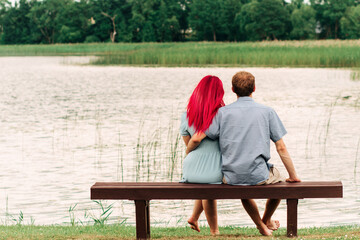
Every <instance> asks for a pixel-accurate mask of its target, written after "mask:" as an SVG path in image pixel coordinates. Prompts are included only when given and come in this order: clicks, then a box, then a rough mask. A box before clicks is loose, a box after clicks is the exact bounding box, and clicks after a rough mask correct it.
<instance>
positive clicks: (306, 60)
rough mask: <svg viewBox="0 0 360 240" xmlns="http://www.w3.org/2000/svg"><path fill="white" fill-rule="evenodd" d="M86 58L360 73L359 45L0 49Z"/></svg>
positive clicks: (143, 63) (140, 63)
mask: <svg viewBox="0 0 360 240" xmlns="http://www.w3.org/2000/svg"><path fill="white" fill-rule="evenodd" d="M86 55H92V56H98V57H99V58H96V59H95V60H92V62H91V63H92V64H96V65H138V66H169V67H175V66H180V67H188V66H219V67H222V66H224V67H234V66H259V67H330V68H360V40H344V41H339V40H318V41H278V42H243V43H227V42H221V43H214V42H185V43H117V44H109V43H96V44H55V45H0V56H86ZM354 78H357V75H355V76H354Z"/></svg>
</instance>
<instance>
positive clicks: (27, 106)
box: [0, 57, 360, 227]
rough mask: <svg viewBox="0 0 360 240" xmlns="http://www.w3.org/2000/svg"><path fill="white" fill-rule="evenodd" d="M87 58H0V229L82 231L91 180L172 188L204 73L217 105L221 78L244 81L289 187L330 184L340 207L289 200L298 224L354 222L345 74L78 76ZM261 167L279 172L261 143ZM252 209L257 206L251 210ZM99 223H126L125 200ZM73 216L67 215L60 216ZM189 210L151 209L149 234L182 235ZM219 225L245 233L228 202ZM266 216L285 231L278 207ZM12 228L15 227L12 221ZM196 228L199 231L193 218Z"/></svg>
mask: <svg viewBox="0 0 360 240" xmlns="http://www.w3.org/2000/svg"><path fill="white" fill-rule="evenodd" d="M87 62H89V57H2V58H0V91H1V95H0V109H1V119H0V121H1V123H0V131H1V135H0V152H1V153H0V169H1V172H0V206H1V208H0V223H1V224H15V223H16V221H19V220H18V219H19V217H20V212H21V213H22V214H23V222H22V223H23V224H31V223H34V224H69V223H70V221H71V219H73V220H74V221H75V222H77V223H78V224H81V223H82V224H92V223H93V222H94V219H98V218H99V217H100V214H101V210H100V206H99V204H98V203H95V202H93V201H90V199H89V198H90V187H91V185H92V184H93V183H95V182H96V181H174V182H177V181H179V180H180V178H181V165H182V160H183V158H184V155H185V154H184V151H185V145H184V143H183V142H182V139H181V138H180V136H179V134H178V129H179V124H180V116H181V113H182V112H183V111H184V110H185V107H186V104H187V100H188V98H189V97H190V95H191V93H192V91H193V89H194V88H195V86H196V84H197V83H198V82H199V81H200V79H201V78H202V77H203V76H205V75H209V74H211V75H216V76H218V77H219V78H220V79H221V80H222V81H223V84H224V89H225V103H226V104H229V103H231V102H233V101H235V100H236V97H235V95H234V94H233V93H232V92H231V77H232V76H233V75H234V73H235V72H237V71H239V70H246V71H249V72H251V73H253V74H254V76H255V77H256V85H257V88H256V92H255V93H254V99H255V101H257V102H259V103H262V104H265V105H268V106H271V107H273V108H274V109H275V110H276V111H277V113H278V115H279V116H280V118H281V119H282V121H283V123H284V125H285V127H286V129H287V131H288V134H287V135H286V136H285V138H284V140H285V143H286V145H287V146H288V150H289V152H290V155H291V156H292V158H293V161H294V164H295V166H296V169H297V172H298V175H299V177H300V178H301V179H302V180H304V181H306V180H308V181H311V180H341V181H342V182H343V185H344V198H343V199H306V200H300V201H299V220H298V222H299V226H300V227H306V226H330V225H342V224H358V223H359V220H360V81H356V80H353V79H352V78H351V70H344V69H305V68H146V67H118V66H108V67H99V66H90V65H85V64H84V63H87ZM271 153H272V159H271V162H272V163H273V164H275V166H277V167H278V168H279V169H280V171H281V172H282V173H283V174H286V170H285V168H284V167H283V165H282V163H281V160H280V159H279V157H278V156H277V153H276V150H275V146H274V144H272V149H271ZM257 202H258V204H259V208H260V211H261V212H262V211H263V209H264V208H263V206H264V204H265V200H259V201H257ZM102 204H103V205H104V206H109V205H111V204H113V205H112V213H111V215H110V217H109V223H126V224H134V222H135V217H134V206H133V203H132V202H130V201H104V202H102ZM69 208H73V210H71V209H70V210H69ZM191 211H192V201H152V203H151V212H152V215H151V224H152V225H155V226H183V225H185V224H186V220H187V217H188V216H190V214H191ZM218 214H219V224H220V225H221V226H225V225H234V226H253V224H252V222H251V220H250V218H249V216H248V215H247V214H246V213H245V211H244V209H243V208H242V206H241V203H240V201H233V200H224V201H219V202H218ZM274 218H277V219H279V220H280V221H281V222H282V226H285V225H286V203H285V201H282V203H281V204H280V207H279V209H278V211H277V212H276V213H275V216H274ZM13 219H15V220H13ZM200 223H201V224H202V225H204V224H205V223H206V220H205V216H204V215H202V217H201V222H200Z"/></svg>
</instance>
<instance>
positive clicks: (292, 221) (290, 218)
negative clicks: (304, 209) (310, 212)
mask: <svg viewBox="0 0 360 240" xmlns="http://www.w3.org/2000/svg"><path fill="white" fill-rule="evenodd" d="M286 204H287V237H297V215H298V214H297V213H298V211H297V209H298V199H286Z"/></svg>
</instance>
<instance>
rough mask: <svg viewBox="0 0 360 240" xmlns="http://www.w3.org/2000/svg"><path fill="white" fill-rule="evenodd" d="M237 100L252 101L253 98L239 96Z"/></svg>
mask: <svg viewBox="0 0 360 240" xmlns="http://www.w3.org/2000/svg"><path fill="white" fill-rule="evenodd" d="M236 101H237V102H245V101H252V102H253V101H254V99H253V98H252V97H239V98H238V99H237V100H236Z"/></svg>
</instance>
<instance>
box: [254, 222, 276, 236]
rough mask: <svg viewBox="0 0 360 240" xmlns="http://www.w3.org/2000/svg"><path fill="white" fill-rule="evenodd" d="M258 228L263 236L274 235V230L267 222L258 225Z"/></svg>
mask: <svg viewBox="0 0 360 240" xmlns="http://www.w3.org/2000/svg"><path fill="white" fill-rule="evenodd" d="M257 229H258V230H259V232H260V233H261V235H263V236H272V232H273V231H272V230H270V229H269V228H268V227H267V226H266V225H265V224H262V225H261V226H257Z"/></svg>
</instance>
